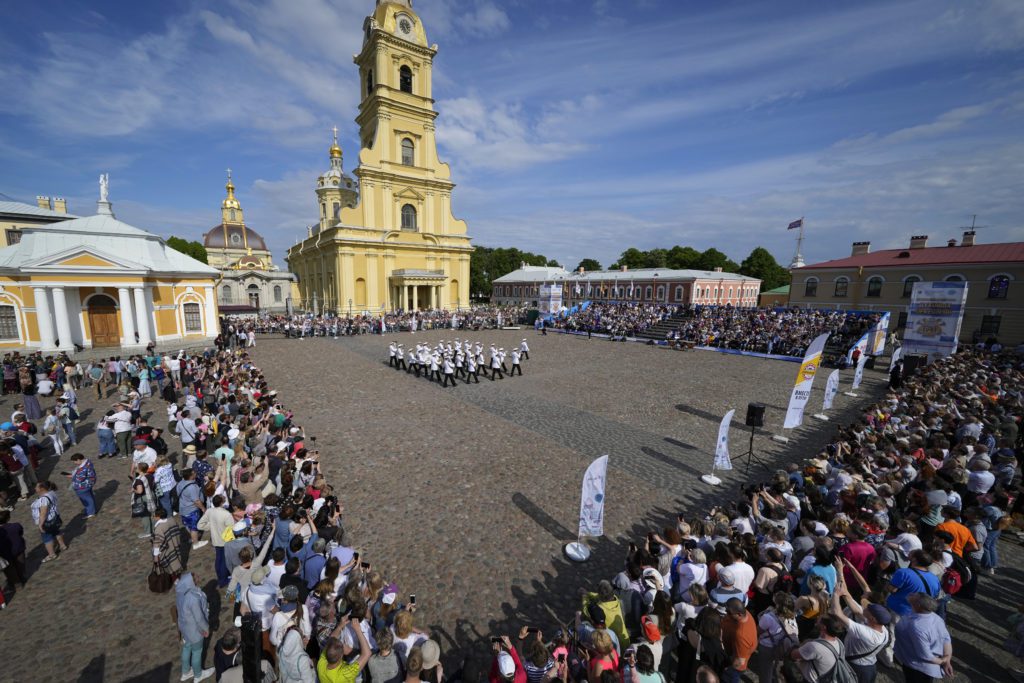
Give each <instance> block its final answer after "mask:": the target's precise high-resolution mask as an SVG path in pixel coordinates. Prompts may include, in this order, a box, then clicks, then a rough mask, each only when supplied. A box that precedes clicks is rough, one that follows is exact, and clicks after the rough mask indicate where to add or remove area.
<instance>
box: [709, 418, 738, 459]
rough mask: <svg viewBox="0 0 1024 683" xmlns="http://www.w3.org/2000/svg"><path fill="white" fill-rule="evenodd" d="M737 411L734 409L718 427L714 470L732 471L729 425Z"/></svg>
mask: <svg viewBox="0 0 1024 683" xmlns="http://www.w3.org/2000/svg"><path fill="white" fill-rule="evenodd" d="M735 412H736V409H735V408H733V409H732V410H730V411H729V412H728V413H726V414H725V417H723V418H722V422H721V424H719V425H718V443H717V444H716V445H715V464H714V467H713V469H716V470H731V469H732V460H730V459H729V425H730V424H731V423H732V416H733V414H735Z"/></svg>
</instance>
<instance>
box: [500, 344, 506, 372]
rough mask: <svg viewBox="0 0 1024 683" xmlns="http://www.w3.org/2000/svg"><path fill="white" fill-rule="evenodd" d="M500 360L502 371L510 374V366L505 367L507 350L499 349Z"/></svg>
mask: <svg viewBox="0 0 1024 683" xmlns="http://www.w3.org/2000/svg"><path fill="white" fill-rule="evenodd" d="M498 358H499V360H500V361H501V369H502V371H503V372H508V366H507V365H505V349H504V348H500V349H498Z"/></svg>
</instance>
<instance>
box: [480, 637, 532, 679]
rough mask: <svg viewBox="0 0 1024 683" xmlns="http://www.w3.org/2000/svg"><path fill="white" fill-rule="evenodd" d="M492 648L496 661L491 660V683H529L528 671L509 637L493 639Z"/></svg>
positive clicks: (489, 677)
mask: <svg viewBox="0 0 1024 683" xmlns="http://www.w3.org/2000/svg"><path fill="white" fill-rule="evenodd" d="M525 628H526V627H524V630H525ZM539 635H540V634H539V633H538V636H539ZM491 648H492V649H493V650H494V659H493V660H491V672H490V674H489V676H488V681H490V683H527V681H526V669H525V668H524V667H523V663H522V661H521V660H520V659H519V653H518V652H516V649H515V648H514V647H512V641H511V640H509V637H508V636H501V637H494V638H491Z"/></svg>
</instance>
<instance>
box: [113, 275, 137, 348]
mask: <svg viewBox="0 0 1024 683" xmlns="http://www.w3.org/2000/svg"><path fill="white" fill-rule="evenodd" d="M117 305H118V306H119V307H120V308H121V344H122V345H124V346H134V345H135V318H134V317H133V316H132V300H131V297H129V296H128V288H127V287H118V288H117Z"/></svg>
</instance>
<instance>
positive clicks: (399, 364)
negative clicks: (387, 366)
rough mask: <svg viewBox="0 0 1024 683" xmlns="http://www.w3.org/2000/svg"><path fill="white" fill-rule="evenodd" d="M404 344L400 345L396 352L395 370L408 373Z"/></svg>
mask: <svg viewBox="0 0 1024 683" xmlns="http://www.w3.org/2000/svg"><path fill="white" fill-rule="evenodd" d="M403 347H404V344H399V345H398V349H397V350H396V351H395V369H396V370H405V371H407V372H408V367H407V366H406V364H405V351H404V350H403Z"/></svg>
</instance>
